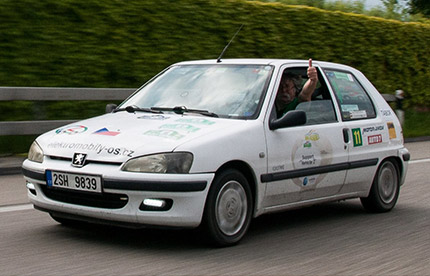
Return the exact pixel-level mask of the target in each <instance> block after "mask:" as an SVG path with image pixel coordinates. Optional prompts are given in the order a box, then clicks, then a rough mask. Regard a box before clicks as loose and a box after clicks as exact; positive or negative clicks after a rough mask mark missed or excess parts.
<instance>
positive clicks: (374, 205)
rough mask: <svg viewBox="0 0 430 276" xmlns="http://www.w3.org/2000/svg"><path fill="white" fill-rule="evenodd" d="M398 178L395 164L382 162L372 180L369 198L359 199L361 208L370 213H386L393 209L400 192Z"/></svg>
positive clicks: (389, 161)
mask: <svg viewBox="0 0 430 276" xmlns="http://www.w3.org/2000/svg"><path fill="white" fill-rule="evenodd" d="M399 179H400V176H399V168H398V166H397V164H396V163H395V162H394V161H392V160H386V161H384V162H383V163H382V164H381V165H380V167H379V169H378V171H377V173H376V175H375V179H374V180H373V184H372V187H371V189H370V193H369V196H368V197H366V198H361V203H362V205H363V207H364V208H365V209H366V210H367V211H370V212H388V211H390V210H391V209H393V208H394V206H395V205H396V202H397V199H398V197H399V192H400V181H399Z"/></svg>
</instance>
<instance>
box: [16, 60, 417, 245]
mask: <svg viewBox="0 0 430 276" xmlns="http://www.w3.org/2000/svg"><path fill="white" fill-rule="evenodd" d="M313 67H315V68H316V69H317V72H318V79H319V83H318V86H317V88H316V90H315V92H314V93H313V96H312V100H311V101H305V102H300V103H299V105H298V106H297V107H296V109H295V110H293V111H289V112H287V113H286V114H285V115H283V116H282V117H280V118H277V115H276V110H275V99H276V95H277V92H278V87H279V85H280V83H281V79H282V76H283V74H284V73H286V72H290V73H294V74H296V75H298V76H301V78H302V79H303V81H305V80H306V78H307V73H306V71H307V68H308V61H307V60H280V59H230V60H228V59H226V60H222V61H221V60H203V61H190V62H181V63H177V64H174V65H172V66H170V67H168V68H167V69H165V70H164V71H162V72H161V73H160V74H158V75H157V76H155V77H154V78H153V79H151V80H150V81H148V82H147V83H146V84H145V85H143V86H142V87H140V88H139V89H138V90H137V91H136V92H135V93H134V94H133V95H131V96H130V97H129V98H128V99H126V100H125V101H124V102H123V103H122V104H121V105H119V106H118V107H116V108H115V109H114V110H113V111H112V112H109V113H107V114H105V115H102V116H98V117H95V118H91V119H87V120H83V121H80V122H77V123H74V124H71V125H67V126H64V127H61V128H59V129H56V130H52V131H50V132H47V133H45V134H43V135H41V136H39V137H38V138H37V139H36V140H35V142H34V143H33V144H32V146H31V148H30V151H29V154H28V159H26V160H25V161H24V163H23V165H22V168H23V174H24V177H25V179H26V181H27V188H28V196H29V199H30V201H31V203H32V204H34V207H35V208H36V209H38V210H41V211H45V212H48V213H49V214H50V215H51V216H52V218H54V219H55V220H56V221H58V222H61V223H64V224H67V223H73V222H76V221H88V222H96V223H108V224H115V225H121V226H131V227H146V226H151V227H158V226H162V227H182V228H196V227H199V226H201V227H202V229H205V230H206V233H207V236H208V237H210V238H211V240H212V241H214V242H215V243H216V244H218V245H224V246H225V245H232V244H235V243H237V242H238V241H239V240H241V239H242V237H243V236H244V235H245V233H246V232H247V229H248V227H249V225H250V221H251V219H252V218H255V217H257V216H260V215H262V214H266V213H270V212H275V211H280V210H287V209H291V208H297V207H301V206H308V205H314V204H317V203H322V202H327V201H338V200H344V199H350V198H361V201H362V204H363V206H364V207H365V209H367V210H370V211H376V212H385V211H389V210H391V209H392V208H393V207H394V205H395V204H396V202H397V199H398V196H399V188H400V186H401V185H402V184H403V183H404V180H405V176H406V171H407V167H408V162H407V161H408V160H409V158H410V155H409V152H408V150H407V149H406V148H405V147H404V145H403V136H402V129H401V125H400V123H399V121H398V119H397V117H396V116H395V114H394V112H393V110H392V109H391V108H390V106H389V105H388V104H387V103H386V102H385V101H384V99H383V98H382V96H381V95H380V94H379V92H378V91H377V90H376V89H375V87H374V86H373V85H372V84H371V83H370V82H369V80H367V79H366V77H365V76H364V75H363V74H362V73H361V72H359V71H357V70H356V69H353V68H351V67H349V66H344V65H340V64H335V63H328V62H320V61H314V62H313ZM342 95H347V96H348V97H342ZM350 95H354V97H351V96H350Z"/></svg>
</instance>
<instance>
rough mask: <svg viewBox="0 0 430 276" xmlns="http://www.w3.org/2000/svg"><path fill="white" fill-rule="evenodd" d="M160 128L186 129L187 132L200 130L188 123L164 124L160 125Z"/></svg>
mask: <svg viewBox="0 0 430 276" xmlns="http://www.w3.org/2000/svg"><path fill="white" fill-rule="evenodd" d="M160 128H162V129H173V130H182V131H186V132H188V133H191V132H196V131H198V130H200V128H198V127H195V126H193V125H189V124H165V125H162V126H160Z"/></svg>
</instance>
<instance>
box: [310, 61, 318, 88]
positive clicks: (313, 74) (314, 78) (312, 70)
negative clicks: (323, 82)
mask: <svg viewBox="0 0 430 276" xmlns="http://www.w3.org/2000/svg"><path fill="white" fill-rule="evenodd" d="M308 78H309V80H310V81H312V82H317V81H318V72H317V69H316V68H315V67H313V66H312V59H311V58H310V59H309V67H308Z"/></svg>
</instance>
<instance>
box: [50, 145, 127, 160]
mask: <svg viewBox="0 0 430 276" xmlns="http://www.w3.org/2000/svg"><path fill="white" fill-rule="evenodd" d="M48 148H52V149H74V150H85V151H93V152H95V153H97V154H101V153H107V154H112V155H122V156H128V157H133V153H134V151H133V150H130V149H127V148H123V147H110V146H105V145H102V144H98V143H66V142H54V143H49V144H48Z"/></svg>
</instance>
